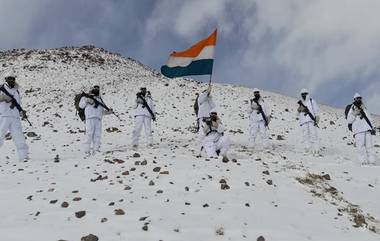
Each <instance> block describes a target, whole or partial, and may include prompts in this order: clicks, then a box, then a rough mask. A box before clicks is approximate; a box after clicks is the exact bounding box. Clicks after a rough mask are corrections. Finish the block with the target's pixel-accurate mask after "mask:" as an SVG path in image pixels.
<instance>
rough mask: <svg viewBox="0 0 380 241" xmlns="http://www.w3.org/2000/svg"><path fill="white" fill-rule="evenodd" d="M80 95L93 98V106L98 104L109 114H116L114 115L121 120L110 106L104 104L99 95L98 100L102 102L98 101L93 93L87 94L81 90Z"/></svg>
mask: <svg viewBox="0 0 380 241" xmlns="http://www.w3.org/2000/svg"><path fill="white" fill-rule="evenodd" d="M82 95H83V96H84V97H87V98H89V99H91V100H93V101H94V103H95V106H98V105H100V106H101V107H103V108H104V109H105V110H106V111H108V112H111V114H113V115H114V116H116V117H117V118H118V119H119V120H120V121H121V119H120V116H119V115H117V114H116V113H115V112H114V111H113V110H111V109H110V108H108V106H106V104H104V101H103V100H102V98H100V97H99V98H100V100H101V101H102V102H100V101H98V100H97V99H95V97H94V96H93V95H91V94H87V93H85V92H83V93H82Z"/></svg>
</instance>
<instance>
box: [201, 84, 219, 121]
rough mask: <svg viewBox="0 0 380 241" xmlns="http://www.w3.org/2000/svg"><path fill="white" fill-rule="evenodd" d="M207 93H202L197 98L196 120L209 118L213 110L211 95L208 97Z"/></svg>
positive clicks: (213, 104)
mask: <svg viewBox="0 0 380 241" xmlns="http://www.w3.org/2000/svg"><path fill="white" fill-rule="evenodd" d="M207 93H208V92H207V91H206V92H203V93H201V94H200V95H199V97H198V107H199V110H198V118H204V117H209V116H210V112H211V110H212V109H214V108H215V103H214V101H213V100H212V96H211V94H210V95H209V96H208V95H207Z"/></svg>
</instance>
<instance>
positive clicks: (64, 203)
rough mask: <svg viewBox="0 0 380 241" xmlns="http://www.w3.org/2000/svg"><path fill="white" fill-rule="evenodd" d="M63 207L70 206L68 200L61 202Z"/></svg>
mask: <svg viewBox="0 0 380 241" xmlns="http://www.w3.org/2000/svg"><path fill="white" fill-rule="evenodd" d="M61 207H62V208H67V207H69V203H68V202H63V203H62V204H61Z"/></svg>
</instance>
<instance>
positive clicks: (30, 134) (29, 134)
mask: <svg viewBox="0 0 380 241" xmlns="http://www.w3.org/2000/svg"><path fill="white" fill-rule="evenodd" d="M26 136H27V137H37V136H38V135H37V134H36V133H35V132H33V131H29V132H27V133H26Z"/></svg>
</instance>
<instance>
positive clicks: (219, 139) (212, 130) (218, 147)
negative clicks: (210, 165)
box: [202, 112, 230, 162]
mask: <svg viewBox="0 0 380 241" xmlns="http://www.w3.org/2000/svg"><path fill="white" fill-rule="evenodd" d="M202 135H203V136H204V138H203V140H202V146H203V148H204V150H205V151H206V153H207V155H208V156H209V157H217V156H222V157H223V162H228V161H229V160H228V157H227V152H228V150H229V148H230V140H229V139H228V137H226V136H225V135H224V126H223V124H222V122H221V120H220V119H219V117H218V115H217V113H216V112H211V113H210V116H209V118H207V119H206V120H205V125H204V127H203V128H202Z"/></svg>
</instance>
